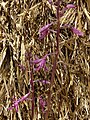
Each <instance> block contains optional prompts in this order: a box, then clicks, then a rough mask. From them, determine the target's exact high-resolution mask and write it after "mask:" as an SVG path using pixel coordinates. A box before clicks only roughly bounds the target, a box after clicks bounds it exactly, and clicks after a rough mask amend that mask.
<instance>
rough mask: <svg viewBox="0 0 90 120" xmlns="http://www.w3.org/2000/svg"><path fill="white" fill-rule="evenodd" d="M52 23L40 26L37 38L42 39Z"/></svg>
mask: <svg viewBox="0 0 90 120" xmlns="http://www.w3.org/2000/svg"><path fill="white" fill-rule="evenodd" d="M51 25H52V23H50V24H47V25H45V26H43V27H42V28H40V30H39V39H40V40H41V39H43V38H44V37H45V36H46V35H47V34H48V33H49V28H50V26H51Z"/></svg>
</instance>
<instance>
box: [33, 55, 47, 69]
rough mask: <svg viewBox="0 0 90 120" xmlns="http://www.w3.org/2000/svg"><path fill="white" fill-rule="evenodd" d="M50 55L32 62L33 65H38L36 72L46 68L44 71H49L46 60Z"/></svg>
mask: <svg viewBox="0 0 90 120" xmlns="http://www.w3.org/2000/svg"><path fill="white" fill-rule="evenodd" d="M48 55H49V54H46V55H45V56H44V57H43V58H41V59H39V58H37V59H36V60H33V61H31V63H34V64H35V65H37V67H36V68H35V69H34V70H35V71H39V70H40V69H41V68H44V70H46V71H47V70H48V68H47V66H46V58H47V56H48Z"/></svg>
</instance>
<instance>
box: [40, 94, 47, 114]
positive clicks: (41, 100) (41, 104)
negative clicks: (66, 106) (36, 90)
mask: <svg viewBox="0 0 90 120" xmlns="http://www.w3.org/2000/svg"><path fill="white" fill-rule="evenodd" d="M39 104H40V107H41V108H42V112H44V109H45V106H46V101H45V100H43V98H42V97H41V96H40V98H39Z"/></svg>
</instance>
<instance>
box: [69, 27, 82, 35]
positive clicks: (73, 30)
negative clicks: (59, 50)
mask: <svg viewBox="0 0 90 120" xmlns="http://www.w3.org/2000/svg"><path fill="white" fill-rule="evenodd" d="M71 30H72V32H73V33H74V34H76V35H78V36H83V35H84V34H83V32H81V31H80V30H78V29H76V28H75V27H72V28H71Z"/></svg>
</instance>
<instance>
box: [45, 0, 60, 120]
mask: <svg viewBox="0 0 90 120" xmlns="http://www.w3.org/2000/svg"><path fill="white" fill-rule="evenodd" d="M57 3H58V6H57V33H56V43H57V46H56V54H55V59H54V63H53V68H52V74H51V84H50V89H49V94H48V102H47V104H48V110H47V114H46V116H45V119H46V120H47V119H48V114H49V112H50V106H51V89H52V86H53V81H54V77H55V72H56V63H57V58H58V53H59V33H60V22H59V19H60V14H59V5H60V0H58V2H57Z"/></svg>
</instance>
